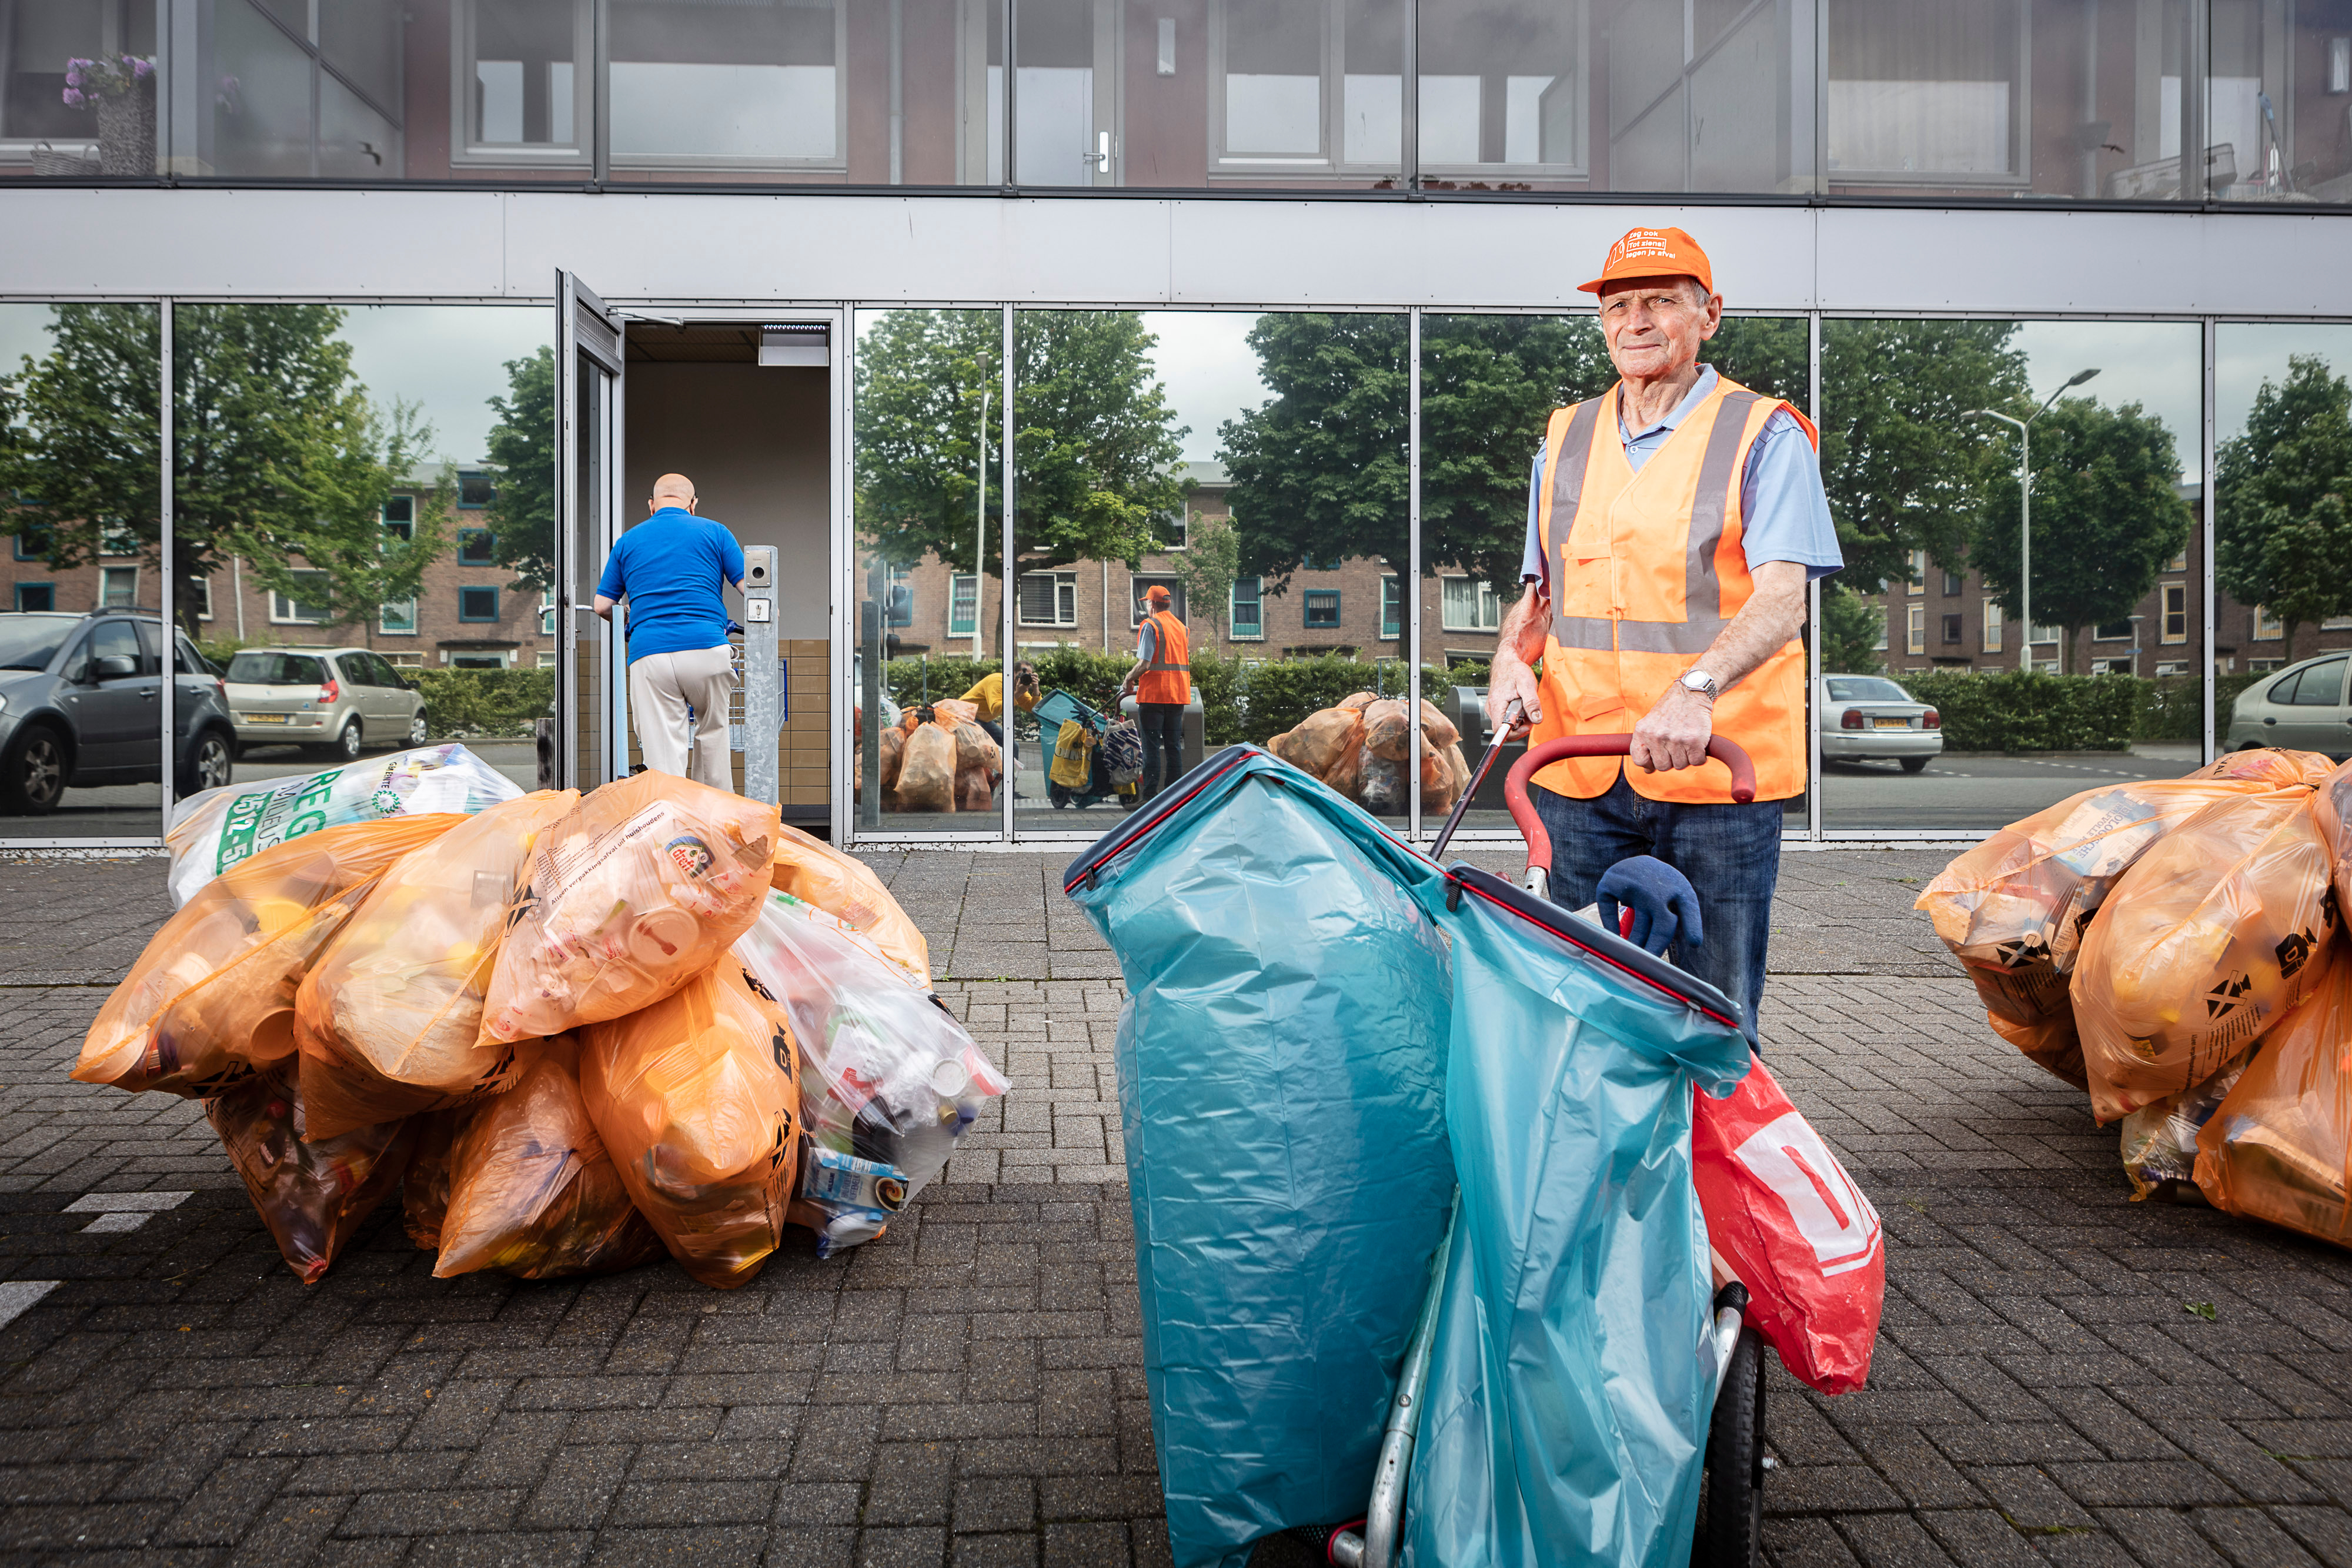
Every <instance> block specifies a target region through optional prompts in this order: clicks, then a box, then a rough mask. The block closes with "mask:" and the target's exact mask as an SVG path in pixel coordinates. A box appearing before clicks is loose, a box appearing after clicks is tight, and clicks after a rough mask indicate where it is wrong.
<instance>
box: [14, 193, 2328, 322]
mask: <svg viewBox="0 0 2352 1568" xmlns="http://www.w3.org/2000/svg"><path fill="white" fill-rule="evenodd" d="M1636 223H1646V224H1653V225H1664V224H1680V225H1682V226H1684V227H1685V228H1687V229H1689V230H1690V231H1691V232H1692V233H1693V234H1694V235H1696V236H1697V237H1698V239H1699V240H1700V242H1701V243H1702V244H1704V245H1705V246H1706V247H1707V249H1708V251H1709V253H1710V255H1711V256H1713V258H1714V260H1715V265H1716V282H1717V287H1718V288H1720V289H1721V290H1722V291H1723V293H1724V294H1725V295H1726V297H1727V299H1728V301H1729V302H1730V304H1731V305H1732V306H1733V307H1734V308H1743V309H1755V310H1769V311H1797V310H1807V309H1815V308H1819V309H1825V310H1830V311H1853V312H1862V311H1913V312H1936V311H1968V312H1975V313H1985V314H2007V315H2036V314H2062V313H2065V314H2073V313H2087V314H2115V315H2129V314H2157V315H2195V314H2200V313H2205V312H2240V313H2246V314H2259V315H2267V316H2298V315H2309V316H2321V317H2339V318H2341V317H2352V266H2347V265H2346V259H2345V258H2346V257H2347V256H2352V217H2345V216H2309V215H2303V214H2284V213H2228V214H2201V213H2179V214H2170V213H2126V212H2115V213H2100V212H2037V211H2021V212H2009V211H1999V210H1980V209H1979V210H1932V209H1899V208H1878V209H1870V208H1849V207H1830V208H1806V207H1795V206H1769V207H1768V206H1758V207H1739V206H1686V207H1683V206H1669V205H1656V206H1637V205H1612V206H1579V205H1569V204H1542V203H1528V204H1517V203H1496V204H1467V203H1461V204H1456V203H1448V202H1429V203H1418V202H1416V203H1406V202H1348V201H1331V202H1305V201H1291V200H1249V199H1218V198H1214V197H1183V198H1164V199H1135V200H1125V199H1119V198H1102V197H1091V198H1081V199H1054V198H1022V199H1018V200H1013V201H1005V200H1003V199H1001V198H998V197H995V196H992V195H985V194H971V195H949V194H940V195H912V196H908V195H874V196H866V195H858V196H844V195H826V194H779V195H757V196H740V195H689V194H646V195H640V194H630V193H622V194H604V195H586V194H581V193H544V194H541V193H502V192H494V191H480V192H475V191H371V192H356V191H257V190H243V191H236V190H182V191H156V190H121V191H84V190H58V191H51V190H41V189H30V190H26V189H17V190H9V191H5V192H0V291H5V293H7V294H10V295H16V296H25V295H45V294H63V295H72V296H89V295H155V294H172V295H184V296H186V295H193V296H207V295H231V296H238V297H244V298H282V297H289V296H307V297H320V296H336V297H341V298H386V299H399V298H407V299H418V298H502V297H504V298H549V297H550V296H551V291H552V289H553V287H554V281H553V280H554V276H555V271H556V268H558V267H569V268H572V269H574V270H576V271H578V272H579V273H580V274H581V276H582V277H585V278H587V279H588V280H590V282H591V283H592V284H593V287H596V288H597V289H598V290H599V291H600V292H602V293H603V294H604V297H605V298H608V299H612V300H614V301H624V300H625V301H656V300H663V301H683V300H692V299H713V300H716V299H749V300H767V299H773V300H780V301H782V300H798V301H833V300H868V301H874V302H877V303H878V302H885V301H892V300H908V301H962V302H972V303H986V302H993V301H1013V302H1015V303H1032V302H1044V303H1070V304H1102V305H1110V304H1131V305H1216V304H1224V305H1266V306H1297V305H1305V304H1317V303H1320V304H1330V305H1361V306H1373V307H1401V306H1406V305H1422V306H1429V307H1436V308H1446V307H1465V308H1510V307H1520V308H1538V309H1542V308H1561V307H1563V306H1567V307H1574V306H1577V305H1580V304H1581V303H1583V302H1584V301H1585V299H1586V297H1585V296H1583V295H1580V294H1579V293H1577V291H1576V285H1577V284H1578V283H1580V282H1581V281H1582V280H1583V279H1585V278H1587V277H1591V275H1592V274H1593V272H1594V271H1595V270H1597V268H1598V267H1599V265H1600V261H1601V256H1602V253H1603V252H1604V251H1605V250H1606V249H1607V247H1608V246H1609V243H1610V242H1611V241H1612V239H1614V238H1615V237H1616V235H1618V234H1620V233H1622V231H1623V230H1624V229H1625V228H1627V227H1629V226H1631V225H1633V224H1636ZM2257 279H2259V280H2260V282H2259V286H2258V287H2253V286H2250V285H2251V284H2252V280H2257Z"/></svg>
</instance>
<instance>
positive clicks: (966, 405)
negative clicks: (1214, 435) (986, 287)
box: [855, 310, 1184, 575]
mask: <svg viewBox="0 0 2352 1568" xmlns="http://www.w3.org/2000/svg"><path fill="white" fill-rule="evenodd" d="M1000 320H1001V319H1000V318H999V317H998V316H997V315H996V314H995V313H994V312H992V311H974V310H893V311H890V312H888V313H887V314H886V315H884V316H883V317H882V318H881V319H879V320H878V321H877V323H876V324H875V326H874V328H873V329H872V330H871V331H870V332H868V333H866V336H865V337H864V339H863V340H861V341H860V343H859V345H858V352H857V377H856V383H857V384H856V397H857V415H856V437H855V440H856V467H857V499H856V508H857V525H858V529H859V531H860V533H861V534H863V535H864V536H865V537H866V538H867V539H869V540H870V541H872V543H873V546H874V548H875V549H876V550H877V552H878V553H879V554H880V555H881V556H882V558H883V559H886V560H888V561H890V562H892V563H894V564H898V565H911V564H913V563H914V562H916V561H918V560H920V559H922V557H923V555H924V552H925V551H927V550H928V551H934V552H936V553H937V554H938V556H939V557H940V559H941V560H943V561H945V562H947V563H948V565H949V566H950V568H951V569H953V570H957V571H971V570H973V562H972V550H973V547H974V544H975V542H976V541H975V534H976V533H978V532H979V531H980V530H979V529H978V528H977V526H976V514H977V511H978V507H979V502H980V496H979V493H978V490H977V486H979V485H980V484H981V483H982V480H981V476H980V468H981V465H982V450H983V442H984V443H985V450H986V451H987V452H988V453H989V455H990V456H991V458H993V455H994V453H995V449H996V442H995V439H994V438H995V436H996V433H997V431H998V430H999V429H1000V428H1001V415H1000V413H999V410H1001V407H1002V405H1001V404H999V403H998V402H996V401H995V399H996V398H997V396H998V395H999V393H1000V392H1001V388H1000V387H999V385H998V382H999V380H1000V374H999V367H1000V365H1001V363H1002V355H1003V340H1002V336H1001V328H1000ZM1014 323H1015V324H1014V329H1013V348H1014V377H1015V382H1014V392H1013V400H1014V401H1013V416H1014V419H1013V423H1014V427H1015V430H1016V433H1017V434H1016V441H1017V448H1016V453H1015V461H1016V463H1017V465H1018V472H1019V477H1020V484H1019V486H1018V488H1017V490H1016V493H1015V502H1016V505H1015V507H1014V510H1013V552H1014V554H1015V556H1016V557H1017V558H1018V559H1019V562H1020V568H1021V570H1029V571H1034V570H1043V569H1045V568H1048V567H1053V566H1060V565H1063V564H1066V563H1067V562H1071V561H1077V560H1124V561H1127V562H1129V563H1130V564H1132V563H1133V562H1134V561H1135V560H1136V559H1137V558H1138V557H1139V556H1141V555H1142V554H1143V553H1144V552H1145V551H1146V550H1149V549H1153V548H1155V547H1156V546H1157V545H1158V544H1159V543H1160V535H1161V534H1162V533H1163V532H1164V531H1165V524H1166V520H1167V519H1168V517H1170V515H1171V514H1172V513H1173V512H1175V511H1176V509H1177V507H1179V506H1180V505H1181V502H1182V493H1181V490H1180V489H1179V487H1178V486H1177V482H1176V480H1175V478H1174V477H1173V476H1172V475H1171V473H1170V472H1169V470H1170V468H1171V466H1172V465H1174V463H1175V462H1176V460H1177V458H1178V457H1179V456H1180V455H1181V454H1182V450H1183V449H1182V447H1181V444H1179V438H1180V437H1181V435H1182V434H1184V432H1183V429H1182V428H1181V426H1179V425H1177V423H1175V419H1176V416H1175V413H1174V412H1173V411H1172V410H1171V409H1170V408H1169V406H1168V402H1167V396H1166V392H1164V390H1163V389H1162V388H1161V386H1160V378H1159V376H1158V374H1157V372H1156V371H1154V370H1153V368H1152V364H1151V359H1150V352H1151V349H1152V347H1153V345H1154V343H1155V342H1156V341H1157V340H1156V339H1155V338H1153V336H1152V335H1151V333H1150V331H1148V330H1147V329H1145V328H1144V325H1143V319H1142V317H1141V316H1140V315H1139V314H1138V313H1136V312H1134V311H1128V310H1036V311H1024V312H1023V313H1021V314H1020V315H1019V316H1017V317H1016V318H1015V319H1014ZM983 398H985V399H986V400H987V401H988V410H989V412H988V413H987V416H986V426H987V428H986V429H985V431H983V429H982V400H983ZM987 484H988V486H989V495H988V501H987V506H988V509H989V511H990V513H991V514H992V516H993V515H994V514H996V513H997V511H998V509H999V508H1000V507H1002V505H1003V495H1002V490H1001V484H1002V476H1001V473H1000V471H999V467H998V465H997V464H996V463H995V462H993V461H990V462H989V463H988V464H987ZM986 532H987V534H988V536H989V537H988V538H987V540H986V541H985V543H984V544H983V546H982V563H983V565H984V566H985V569H986V570H989V571H991V572H995V573H997V574H999V575H1002V571H1003V567H1002V563H1000V562H999V561H998V560H997V559H996V555H997V552H996V549H995V548H994V540H995V532H996V530H995V527H994V525H993V523H992V525H991V526H990V528H988V529H987V530H986Z"/></svg>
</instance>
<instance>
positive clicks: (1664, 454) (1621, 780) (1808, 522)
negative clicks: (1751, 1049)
mask: <svg viewBox="0 0 2352 1568" xmlns="http://www.w3.org/2000/svg"><path fill="white" fill-rule="evenodd" d="M1581 287H1583V288H1584V289H1585V290H1587V291H1588V292H1591V293H1593V294H1597V295H1599V296H1600V297H1601V298H1600V314H1601V335H1602V337H1603V338H1604V339H1605V340H1606V341H1607V343H1608V346H1609V359H1610V362H1611V363H1612V364H1613V365H1614V366H1615V367H1616V369H1617V374H1618V378H1619V379H1618V381H1617V383H1616V384H1615V385H1614V386H1612V387H1611V388H1610V389H1609V390H1608V391H1607V392H1603V393H1602V394H1601V396H1599V397H1597V398H1593V399H1591V400H1590V401H1589V402H1580V403H1578V404H1577V405H1576V406H1574V407H1573V408H1563V409H1557V410H1555V411H1554V412H1553V413H1552V416H1551V423H1550V426H1549V429H1548V430H1547V431H1546V432H1545V434H1544V443H1543V446H1542V448H1541V449H1540V450H1539V451H1538V453H1537V454H1536V465H1535V475H1534V477H1533V479H1532V481H1531V482H1530V485H1529V487H1528V550H1527V559H1526V562H1525V565H1524V567H1523V569H1522V572H1521V575H1522V576H1523V578H1524V579H1525V580H1526V581H1527V582H1528V585H1529V586H1528V591H1527V592H1526V593H1525V594H1523V595H1522V596H1521V597H1520V600H1519V601H1518V603H1517V604H1516V605H1514V606H1512V608H1511V612H1510V614H1509V615H1508V616H1507V617H1506V618H1505V619H1504V622H1503V625H1502V630H1501V634H1500V636H1499V638H1498V639H1497V642H1498V646H1497V647H1496V651H1495V663H1494V670H1493V674H1491V676H1490V677H1489V680H1490V684H1491V692H1490V695H1489V698H1488V700H1489V702H1490V703H1491V704H1493V705H1494V707H1493V711H1494V712H1495V713H1496V714H1497V715H1500V714H1503V713H1506V712H1507V711H1508V709H1509V706H1510V705H1511V703H1512V702H1513V701H1515V700H1516V701H1517V703H1518V704H1519V705H1520V706H1521V707H1522V708H1523V709H1524V710H1525V712H1526V714H1527V716H1528V718H1529V719H1530V720H1532V721H1534V731H1533V735H1532V737H1531V740H1549V739H1551V738H1552V737H1556V736H1564V735H1583V734H1622V733H1624V732H1626V731H1628V730H1630V731H1632V732H1633V754H1632V755H1631V756H1630V757H1628V758H1625V759H1624V760H1623V761H1622V762H1620V761H1619V760H1618V759H1617V758H1578V759H1574V760H1570V761H1565V762H1558V763H1554V764H1553V765H1552V766H1550V767H1549V768H1545V769H1544V770H1543V771H1542V772H1540V773H1538V774H1537V775H1536V781H1535V787H1534V788H1533V789H1531V790H1530V791H1529V795H1530V798H1531V799H1532V800H1533V802H1534V804H1535V806H1536V810H1537V811H1538V814H1539V815H1540V816H1541V818H1542V820H1543V822H1544V825H1545V827H1546V828H1547V829H1548V830H1549V832H1550V834H1551V841H1552V856H1553V861H1552V880H1551V894H1552V897H1554V898H1555V899H1557V900H1559V902H1560V903H1562V904H1566V905H1568V906H1569V907H1570V908H1572V909H1576V908H1582V907H1583V906H1584V905H1586V904H1591V902H1593V899H1594V895H1595V890H1596V887H1597V884H1598V883H1599V882H1600V880H1601V875H1602V873H1605V872H1606V871H1608V869H1609V868H1610V867H1611V866H1612V865H1614V864H1616V863H1617V862H1619V861H1621V860H1624V859H1627V858H1628V857H1631V856H1634V855H1654V856H1656V857H1657V858H1658V859H1660V860H1662V861H1664V862H1666V863H1667V864H1669V865H1671V866H1673V867H1675V869H1676V870H1678V871H1680V872H1681V873H1683V874H1684V875H1685V876H1686V877H1688V878H1689V879H1690V881H1691V883H1692V885H1693V886H1694V887H1695V888H1696V890H1697V893H1698V903H1699V913H1700V916H1701V919H1702V923H1703V925H1704V928H1705V939H1704V941H1703V942H1701V943H1699V944H1696V946H1695V947H1694V946H1692V945H1689V944H1681V943H1678V944H1676V946H1675V948H1674V950H1673V953H1672V956H1673V958H1674V961H1675V963H1677V964H1679V965H1680V966H1682V967H1684V968H1685V969H1687V970H1689V971H1690V972H1691V973H1693V974H1695V975H1697V976H1699V977H1701V978H1703V979H1706V980H1708V981H1710V982H1712V983H1713V984H1714V985H1715V986H1716V987H1717V988H1719V989H1721V990H1722V991H1723V992H1724V993H1725V994H1726V995H1727V996H1728V997H1730V998H1732V999H1733V1000H1734V1001H1737V1002H1738V1003H1739V1004H1740V1006H1741V1008H1742V1009H1745V1010H1746V1011H1747V1014H1748V1017H1749V1018H1750V1019H1753V1018H1754V1016H1755V1009H1756V1004H1757V1001H1758V999H1759V997H1760V995H1761V994H1762V991H1763V988H1764V949H1765V944H1766V942H1767V941H1768V940H1769V936H1770V934H1771V915H1772V890H1773V885H1774V883H1776V882H1778V880H1779V878H1780V821H1781V816H1782V813H1783V812H1784V811H1785V810H1787V802H1789V801H1790V800H1794V799H1795V798H1797V797H1798V796H1801V794H1803V792H1804V789H1805V757H1806V737H1805V649H1804V643H1802V641H1801V638H1800V635H1799V634H1800V632H1801V630H1802V627H1803V623H1804V618H1805V584H1806V582H1807V581H1808V580H1809V579H1811V578H1818V577H1825V576H1827V575H1828V574H1829V573H1831V572H1833V571H1835V570H1838V569H1839V568H1840V567H1841V566H1843V564H1844V558H1843V556H1842V555H1841V554H1840V552H1839V549H1838V542H1837V531H1836V529H1835V528H1834V527H1833V526H1832V524H1831V521H1830V513H1829V499H1828V497H1827V496H1825V495H1824V494H1823V492H1822V476H1821V464H1820V460H1819V458H1818V457H1817V455H1816V454H1815V448H1816V446H1817V445H1818V444H1819V436H1818V435H1817V434H1816V433H1815V432H1814V429H1813V426H1812V423H1811V421H1810V420H1808V419H1807V418H1806V417H1805V416H1804V415H1803V414H1802V413H1799V412H1798V411H1797V410H1796V409H1795V408H1794V407H1792V406H1791V405H1790V404H1789V403H1787V402H1781V401H1780V400H1779V399H1778V398H1772V397H1766V396H1763V395H1761V394H1759V393H1757V392H1749V391H1748V389H1747V388H1745V387H1742V386H1738V385H1735V384H1734V383H1733V382H1729V381H1727V380H1726V379H1725V378H1723V377H1722V376H1720V375H1718V374H1717V372H1716V371H1715V370H1714V369H1713V367H1711V366H1702V365H1700V364H1699V362H1698V350H1699V345H1700V344H1702V343H1704V342H1705V341H1706V340H1707V339H1709V338H1711V337H1713V336H1714V335H1715V330H1716V327H1717V323H1719V322H1720V321H1721V320H1722V319H1723V301H1722V299H1721V298H1720V297H1719V296H1717V294H1716V292H1715V275H1714V271H1713V269H1712V267H1710V266H1709V265H1708V262H1707V258H1706V252H1705V251H1703V250H1701V249H1700V248H1699V246H1698V242H1697V241H1696V240H1694V239H1692V238H1691V236H1690V235H1687V234H1685V233H1684V232H1683V231H1682V230H1680V229H1676V228H1667V229H1646V228H1637V229H1633V230H1631V231H1630V232H1628V233H1627V234H1626V235H1625V236H1624V237H1623V238H1622V239H1620V240H1619V241H1618V242H1617V243H1616V245H1614V246H1612V247H1611V248H1610V252H1609V259H1608V262H1607V264H1606V265H1605V266H1604V267H1602V268H1601V276H1600V277H1597V278H1595V279H1593V280H1592V281H1591V282H1590V283H1587V284H1584V285H1582V286H1581ZM1538 656H1540V657H1541V659H1542V661H1543V673H1542V675H1541V677H1540V679H1538V676H1537V675H1536V674H1535V672H1534V671H1533V670H1531V669H1530V668H1529V665H1530V664H1533V663H1534V661H1535V660H1536V659H1537V658H1538ZM1717 732H1720V733H1721V734H1723V735H1725V736H1727V737H1730V738H1731V739H1733V740H1736V741H1738V743H1739V744H1740V745H1741V746H1743V747H1746V748H1747V750H1748V755H1749V756H1750V757H1752V758H1755V760H1756V785H1757V787H1756V800H1755V801H1754V802H1753V803H1751V804H1748V805H1739V804H1737V803H1735V802H1734V801H1733V800H1732V799H1731V790H1730V779H1729V778H1728V776H1727V774H1726V773H1725V772H1724V770H1723V768H1721V767H1720V766H1719V765H1713V764H1709V763H1708V761H1707V758H1706V743H1707V740H1708V737H1710V736H1711V735H1713V734H1715V733H1717Z"/></svg>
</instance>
